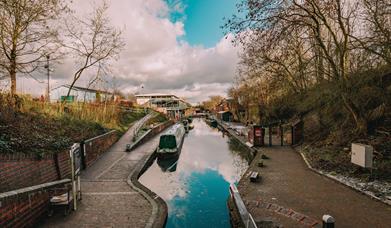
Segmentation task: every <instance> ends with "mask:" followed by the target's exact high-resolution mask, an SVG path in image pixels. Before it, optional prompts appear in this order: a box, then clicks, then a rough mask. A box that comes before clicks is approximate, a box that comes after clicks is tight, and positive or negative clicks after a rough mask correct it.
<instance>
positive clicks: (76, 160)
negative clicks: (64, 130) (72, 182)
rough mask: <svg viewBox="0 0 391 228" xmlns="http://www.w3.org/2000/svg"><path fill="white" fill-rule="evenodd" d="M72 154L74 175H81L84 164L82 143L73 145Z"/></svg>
mask: <svg viewBox="0 0 391 228" xmlns="http://www.w3.org/2000/svg"><path fill="white" fill-rule="evenodd" d="M70 155H71V158H72V161H73V167H74V175H75V176H77V175H80V169H81V165H82V159H81V156H82V154H81V148H80V144H78V143H75V144H73V146H72V147H71V151H70Z"/></svg>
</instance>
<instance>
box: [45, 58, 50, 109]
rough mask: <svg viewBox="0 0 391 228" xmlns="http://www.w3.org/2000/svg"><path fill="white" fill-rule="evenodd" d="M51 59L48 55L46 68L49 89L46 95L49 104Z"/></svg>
mask: <svg viewBox="0 0 391 228" xmlns="http://www.w3.org/2000/svg"><path fill="white" fill-rule="evenodd" d="M49 59H50V55H47V56H46V65H45V68H46V69H47V76H48V88H47V94H46V99H47V102H50V67H49Z"/></svg>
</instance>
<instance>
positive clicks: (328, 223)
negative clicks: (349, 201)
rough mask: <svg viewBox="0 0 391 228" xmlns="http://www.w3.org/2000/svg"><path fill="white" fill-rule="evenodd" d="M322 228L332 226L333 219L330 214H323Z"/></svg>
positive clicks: (331, 227) (332, 227)
mask: <svg viewBox="0 0 391 228" xmlns="http://www.w3.org/2000/svg"><path fill="white" fill-rule="evenodd" d="M322 222H323V228H334V223H335V219H334V218H333V217H332V216H331V215H323V217H322Z"/></svg>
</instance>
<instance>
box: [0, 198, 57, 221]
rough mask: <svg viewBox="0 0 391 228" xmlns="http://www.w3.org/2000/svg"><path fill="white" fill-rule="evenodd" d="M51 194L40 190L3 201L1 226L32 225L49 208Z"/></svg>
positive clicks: (0, 208) (0, 212)
mask: <svg viewBox="0 0 391 228" xmlns="http://www.w3.org/2000/svg"><path fill="white" fill-rule="evenodd" d="M48 206H49V194H48V192H47V191H40V192H35V193H31V194H23V195H20V196H18V197H17V198H16V197H15V198H14V199H10V200H7V201H5V202H2V205H1V207H0V227H31V226H33V225H34V223H35V222H36V220H37V219H38V218H39V217H41V216H42V215H43V214H44V213H45V212H46V211H47V209H48Z"/></svg>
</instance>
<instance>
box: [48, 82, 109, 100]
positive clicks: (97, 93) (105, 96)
mask: <svg viewBox="0 0 391 228" xmlns="http://www.w3.org/2000/svg"><path fill="white" fill-rule="evenodd" d="M69 88H70V86H69V85H62V86H58V87H56V88H54V89H52V90H50V101H51V102H58V101H64V100H67V101H68V102H74V101H77V102H103V101H113V100H114V99H115V96H114V94H113V93H110V92H107V91H102V90H96V89H89V88H83V87H79V86H73V87H72V90H71V93H70V95H69V96H68V97H67V94H68V91H69Z"/></svg>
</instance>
